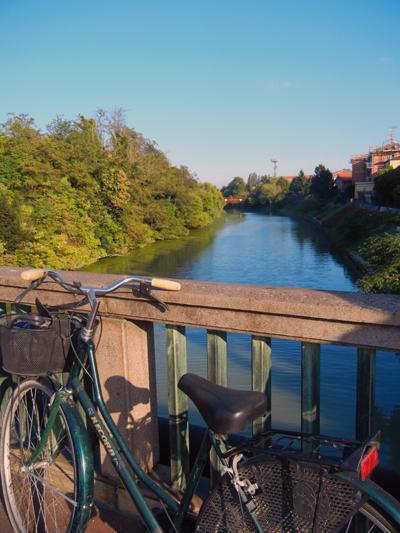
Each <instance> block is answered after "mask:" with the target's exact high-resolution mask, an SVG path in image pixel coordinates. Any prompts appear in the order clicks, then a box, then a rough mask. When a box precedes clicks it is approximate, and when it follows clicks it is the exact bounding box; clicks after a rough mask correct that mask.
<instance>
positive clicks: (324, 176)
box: [311, 164, 334, 200]
mask: <svg viewBox="0 0 400 533" xmlns="http://www.w3.org/2000/svg"><path fill="white" fill-rule="evenodd" d="M311 192H312V193H313V194H315V195H316V196H318V198H321V199H322V200H329V199H330V198H332V196H333V194H334V183H333V176H332V173H331V171H330V170H329V169H328V168H325V166H324V165H322V164H319V165H318V166H316V167H315V170H314V175H313V177H312V178H311Z"/></svg>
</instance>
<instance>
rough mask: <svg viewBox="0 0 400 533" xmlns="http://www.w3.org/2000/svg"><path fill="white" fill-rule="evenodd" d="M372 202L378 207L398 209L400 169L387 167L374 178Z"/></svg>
mask: <svg viewBox="0 0 400 533" xmlns="http://www.w3.org/2000/svg"><path fill="white" fill-rule="evenodd" d="M374 200H375V202H376V203H377V204H378V205H385V206H390V207H400V167H398V168H395V169H393V168H390V167H389V168H388V169H384V170H382V171H381V172H380V173H379V174H378V175H377V176H376V177H375V186H374Z"/></svg>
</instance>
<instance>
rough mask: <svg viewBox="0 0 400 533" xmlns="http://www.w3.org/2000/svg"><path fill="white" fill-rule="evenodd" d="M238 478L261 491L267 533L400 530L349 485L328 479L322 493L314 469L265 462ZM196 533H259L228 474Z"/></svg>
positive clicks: (258, 503)
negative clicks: (355, 511)
mask: <svg viewBox="0 0 400 533" xmlns="http://www.w3.org/2000/svg"><path fill="white" fill-rule="evenodd" d="M239 475H240V478H241V479H249V480H250V481H251V483H252V484H256V485H257V487H258V488H257V490H256V493H255V495H254V497H253V503H254V504H255V508H254V511H253V512H254V515H255V517H256V519H257V521H258V523H259V525H260V527H261V528H262V530H263V531H265V532H268V533H297V532H301V533H307V532H310V533H312V532H313V531H321V532H324V533H329V532H336V533H337V532H341V533H350V532H351V533H361V532H363V533H364V532H367V531H368V533H377V532H381V533H395V532H397V533H398V532H399V525H398V524H396V523H395V522H394V521H393V520H391V519H390V517H388V516H387V515H386V514H385V513H384V512H383V511H381V510H380V509H379V507H378V506H377V505H376V504H374V503H372V502H366V501H364V498H363V496H362V494H361V492H360V491H359V490H358V489H357V488H356V487H354V486H353V485H352V484H351V483H350V482H347V481H344V480H339V479H338V478H335V477H334V476H329V477H328V478H327V479H325V480H324V482H323V483H324V486H323V487H322V488H321V484H320V481H321V477H320V476H319V473H318V471H317V470H316V469H315V468H309V467H308V466H305V465H303V464H300V463H294V462H291V463H286V464H285V463H282V462H280V461H274V460H271V459H269V458H261V459H258V460H256V461H253V462H249V463H247V464H244V465H243V466H242V467H240V468H239ZM356 509H358V512H357V513H356V514H355V515H354V510H356ZM195 533H257V528H256V526H255V524H254V521H253V520H252V518H251V516H250V513H249V512H248V510H247V508H246V506H245V505H244V504H243V503H242V502H241V501H240V498H239V495H238V493H237V491H236V489H235V487H234V485H233V484H232V482H231V480H230V477H229V476H228V474H225V475H224V476H223V477H222V478H221V479H220V481H219V482H218V484H217V485H216V487H215V488H214V489H213V490H212V491H211V492H210V494H209V496H208V497H207V499H206V500H205V502H204V504H203V506H202V508H201V510H200V513H199V516H198V519H197V523H196V528H195Z"/></svg>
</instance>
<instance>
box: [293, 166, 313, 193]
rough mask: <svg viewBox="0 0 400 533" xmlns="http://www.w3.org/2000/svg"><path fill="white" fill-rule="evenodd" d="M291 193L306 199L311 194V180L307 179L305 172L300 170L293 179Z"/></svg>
mask: <svg viewBox="0 0 400 533" xmlns="http://www.w3.org/2000/svg"><path fill="white" fill-rule="evenodd" d="M289 193H290V194H291V195H293V196H295V197H298V198H305V197H306V196H308V195H309V194H310V193H311V183H310V180H309V179H308V178H306V176H305V175H304V172H303V170H300V172H299V173H298V174H297V176H296V177H295V178H293V180H292V183H291V184H290V187H289Z"/></svg>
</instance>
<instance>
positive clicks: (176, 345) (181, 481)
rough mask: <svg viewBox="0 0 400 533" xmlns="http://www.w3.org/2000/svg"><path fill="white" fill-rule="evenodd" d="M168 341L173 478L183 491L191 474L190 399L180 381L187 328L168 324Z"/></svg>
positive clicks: (184, 356)
mask: <svg viewBox="0 0 400 533" xmlns="http://www.w3.org/2000/svg"><path fill="white" fill-rule="evenodd" d="M166 340H167V369H168V411H169V439H170V451H171V453H170V455H171V481H172V484H173V487H174V488H176V489H179V490H184V489H185V487H186V483H187V479H188V475H189V424H188V409H189V400H188V397H187V396H186V394H184V393H183V392H182V391H180V390H179V389H178V381H179V379H180V378H181V376H182V375H183V374H185V373H186V372H187V356H186V334H185V328H184V327H183V326H170V325H167V326H166Z"/></svg>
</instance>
